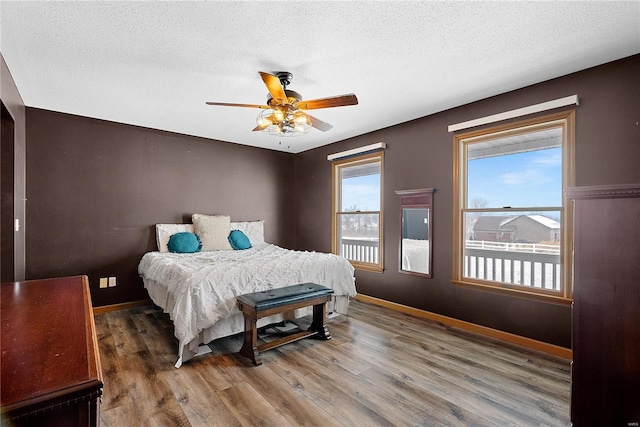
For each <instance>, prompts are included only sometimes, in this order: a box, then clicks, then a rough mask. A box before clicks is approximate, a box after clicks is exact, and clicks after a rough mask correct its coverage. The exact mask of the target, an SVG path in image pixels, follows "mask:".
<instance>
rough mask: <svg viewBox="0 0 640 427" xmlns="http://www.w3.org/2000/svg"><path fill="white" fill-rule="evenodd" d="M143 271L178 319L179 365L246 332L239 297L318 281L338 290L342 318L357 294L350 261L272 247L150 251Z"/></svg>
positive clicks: (158, 300) (336, 305)
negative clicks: (207, 347) (204, 347)
mask: <svg viewBox="0 0 640 427" xmlns="http://www.w3.org/2000/svg"><path fill="white" fill-rule="evenodd" d="M138 272H139V274H140V276H141V277H142V279H143V281H144V285H145V287H146V288H147V290H148V292H149V296H150V297H151V299H152V300H153V302H154V303H155V304H156V305H158V306H160V307H161V308H162V309H163V310H164V311H165V312H166V313H168V314H169V316H170V317H171V320H172V321H173V324H174V330H175V336H176V338H177V339H178V340H179V350H178V362H177V363H176V366H180V365H181V364H182V362H185V361H186V360H188V359H190V358H191V357H193V356H194V355H195V354H196V353H197V349H198V345H199V344H201V343H208V342H210V341H212V340H214V339H217V338H221V337H223V336H227V335H231V334H235V333H239V332H242V331H243V327H244V326H243V318H242V314H241V313H240V312H239V311H238V307H237V304H236V297H238V296H239V295H242V294H246V293H251V292H259V291H265V290H269V289H273V288H278V287H284V286H289V285H293V284H297V283H304V282H312V283H317V284H320V285H324V286H327V287H330V288H332V289H333V290H334V300H333V301H332V302H331V303H330V304H331V305H330V306H329V307H328V310H329V311H335V312H338V313H342V314H346V312H347V309H348V305H349V299H350V298H352V297H354V296H355V295H356V288H355V278H354V269H353V266H352V265H351V264H350V263H349V261H347V260H346V259H345V258H342V257H339V256H337V255H334V254H326V253H320V252H307V251H293V250H289V249H284V248H281V247H279V246H276V245H272V244H268V243H263V244H259V245H254V246H253V247H252V248H250V249H246V250H241V251H208V252H198V253H194V254H176V253H171V252H162V253H161V252H149V253H147V254H145V255H144V256H143V257H142V259H141V260H140V264H139V265H138ZM306 313H307V311H305V310H301V311H297V312H296V316H300V315H304V314H306ZM261 320H262V321H263V322H262V323H263V324H265V323H268V322H269V321H275V320H276V319H275V318H273V319H269V318H265V319H261Z"/></svg>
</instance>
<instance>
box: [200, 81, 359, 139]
mask: <svg viewBox="0 0 640 427" xmlns="http://www.w3.org/2000/svg"><path fill="white" fill-rule="evenodd" d="M259 73H260V76H261V77H262V81H264V84H265V85H266V86H267V89H268V90H269V95H268V96H267V105H257V104H233V103H227V102H207V105H220V106H225V107H248V108H260V109H262V110H264V111H261V112H260V114H259V115H258V118H257V119H256V123H257V126H256V127H255V128H254V129H253V130H254V131H263V132H268V133H269V134H270V135H275V136H299V135H304V134H305V133H307V132H309V131H310V130H311V128H312V127H313V128H316V129H318V130H320V131H322V132H326V131H328V130H329V129H331V128H332V127H333V126H331V125H330V124H329V123H326V122H323V121H322V120H318V119H316V118H315V117H312V116H310V115H309V114H307V113H305V112H304V111H303V110H317V109H320V108H332V107H343V106H347V105H357V104H358V98H356V96H355V95H354V94H353V93H350V94H348V95H338V96H332V97H328V98H319V99H312V100H306V101H305V100H302V96H301V95H300V94H299V93H297V92H295V91H292V90H289V89H287V85H288V84H289V83H291V79H292V78H293V75H292V74H291V73H289V72H286V71H279V72H277V73H275V74H269V73H265V72H262V71H260V72H259Z"/></svg>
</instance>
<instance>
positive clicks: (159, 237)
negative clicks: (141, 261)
mask: <svg viewBox="0 0 640 427" xmlns="http://www.w3.org/2000/svg"><path fill="white" fill-rule="evenodd" d="M184 231H188V232H189V233H193V224H156V243H157V244H158V250H159V251H160V252H169V248H168V247H167V244H168V243H169V239H170V238H171V236H173V235H174V234H176V233H182V232H184Z"/></svg>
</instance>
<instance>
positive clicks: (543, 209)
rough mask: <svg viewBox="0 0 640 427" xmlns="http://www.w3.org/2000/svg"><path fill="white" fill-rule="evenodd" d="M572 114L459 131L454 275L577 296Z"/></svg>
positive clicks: (514, 289)
mask: <svg viewBox="0 0 640 427" xmlns="http://www.w3.org/2000/svg"><path fill="white" fill-rule="evenodd" d="M573 127H574V113H573V112H568V113H567V112H565V113H559V114H554V115H551V116H545V117H541V118H538V119H534V120H528V121H523V122H518V123H514V124H511V125H505V126H499V127H493V128H490V129H484V130H481V131H475V132H469V133H465V134H460V135H456V136H455V137H454V180H455V182H454V191H455V194H454V256H453V282H454V283H456V284H459V285H468V286H473V287H476V288H478V287H480V288H484V289H487V290H493V291H497V292H506V293H510V294H514V293H517V295H519V296H531V297H534V298H536V297H537V298H540V297H542V298H545V299H549V298H551V299H554V298H555V299H559V300H563V301H568V300H569V299H570V298H571V289H570V288H571V287H570V286H569V285H568V284H570V283H571V257H570V253H571V252H570V246H571V236H570V234H571V226H570V225H571V221H572V219H571V212H570V210H569V207H568V205H567V202H566V200H565V198H564V196H563V189H564V188H566V187H568V186H572V185H573V145H574V141H573V135H574V131H573Z"/></svg>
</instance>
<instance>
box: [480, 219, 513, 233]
mask: <svg viewBox="0 0 640 427" xmlns="http://www.w3.org/2000/svg"><path fill="white" fill-rule="evenodd" d="M515 218H516V217H514V216H494V215H488V216H480V217H478V220H477V221H476V224H475V225H474V226H473V230H474V231H479V230H482V231H489V230H491V231H512V230H513V229H514V227H513V226H511V227H505V225H506V224H507V223H508V222H510V221H511V220H513V219H515Z"/></svg>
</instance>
